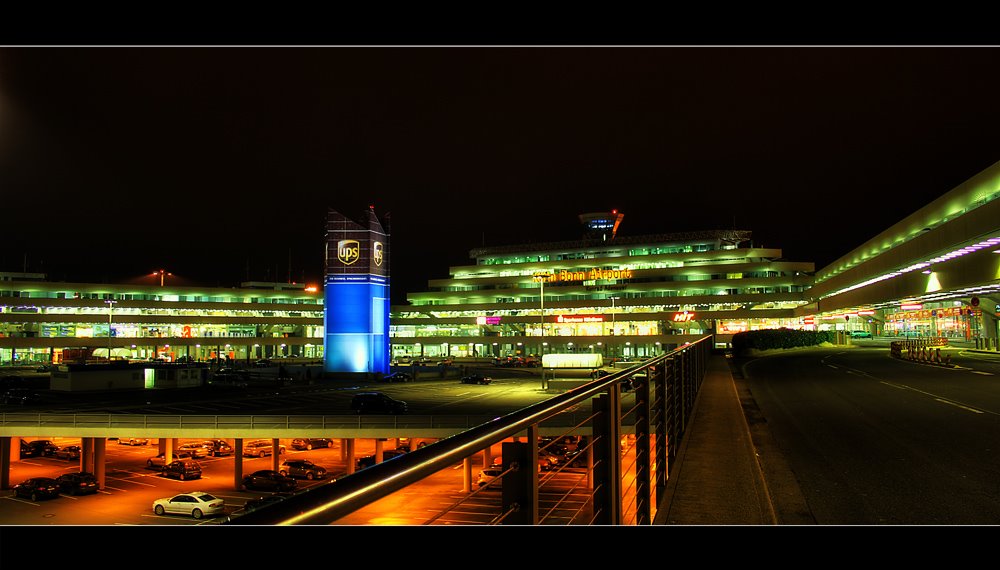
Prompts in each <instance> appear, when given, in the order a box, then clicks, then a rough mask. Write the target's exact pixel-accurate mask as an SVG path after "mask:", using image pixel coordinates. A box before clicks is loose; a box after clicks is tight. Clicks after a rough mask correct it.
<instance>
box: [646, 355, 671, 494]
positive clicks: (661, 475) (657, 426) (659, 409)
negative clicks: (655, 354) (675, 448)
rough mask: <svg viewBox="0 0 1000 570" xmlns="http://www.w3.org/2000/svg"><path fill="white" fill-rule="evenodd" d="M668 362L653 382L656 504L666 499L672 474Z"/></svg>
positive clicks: (653, 376) (653, 378)
mask: <svg viewBox="0 0 1000 570" xmlns="http://www.w3.org/2000/svg"><path fill="white" fill-rule="evenodd" d="M668 364H669V363H668V362H667V361H666V360H665V361H664V362H663V366H658V367H657V371H656V374H654V375H652V376H651V378H652V381H653V391H654V396H653V397H652V402H653V411H652V421H653V426H654V427H653V429H652V431H653V432H654V433H655V434H656V435H655V437H654V439H653V443H654V445H655V447H654V452H653V458H654V460H655V461H656V472H655V474H654V477H655V481H654V483H655V487H656V504H657V505H659V504H660V503H662V502H663V501H664V499H665V497H666V495H665V493H666V490H667V474H668V473H669V472H670V467H669V466H670V458H669V455H670V454H669V453H668V451H667V433H668V430H669V426H668V424H667V422H668V419H669V414H668V409H669V408H668V407H667V366H668Z"/></svg>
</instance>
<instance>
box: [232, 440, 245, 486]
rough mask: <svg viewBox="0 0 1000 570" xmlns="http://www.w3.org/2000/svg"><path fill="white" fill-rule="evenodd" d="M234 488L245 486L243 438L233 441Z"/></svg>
mask: <svg viewBox="0 0 1000 570" xmlns="http://www.w3.org/2000/svg"><path fill="white" fill-rule="evenodd" d="M233 458H234V459H233V488H234V489H236V490H237V491H238V490H239V489H240V487H242V486H243V438H240V437H238V438H236V439H234V440H233Z"/></svg>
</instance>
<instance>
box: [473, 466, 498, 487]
mask: <svg viewBox="0 0 1000 570" xmlns="http://www.w3.org/2000/svg"><path fill="white" fill-rule="evenodd" d="M501 473H503V467H500V466H497V465H494V466H492V467H487V468H486V469H483V470H482V471H480V472H479V477H478V478H477V479H476V485H478V486H480V487H482V486H489V485H490V483H492V482H493V481H496V480H497V477H499V476H500V474H501Z"/></svg>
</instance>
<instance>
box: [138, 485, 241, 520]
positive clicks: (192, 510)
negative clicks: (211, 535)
mask: <svg viewBox="0 0 1000 570" xmlns="http://www.w3.org/2000/svg"><path fill="white" fill-rule="evenodd" d="M153 512H154V513H156V514H157V515H161V516H162V515H167V514H170V515H187V516H189V517H194V518H196V519H200V518H202V517H206V516H213V515H221V514H222V513H223V512H225V501H224V500H222V499H220V498H218V497H216V496H215V495H212V494H210V493H205V492H202V491H194V492H192V493H181V494H180V495H174V496H173V497H167V498H165V499H156V500H155V501H153Z"/></svg>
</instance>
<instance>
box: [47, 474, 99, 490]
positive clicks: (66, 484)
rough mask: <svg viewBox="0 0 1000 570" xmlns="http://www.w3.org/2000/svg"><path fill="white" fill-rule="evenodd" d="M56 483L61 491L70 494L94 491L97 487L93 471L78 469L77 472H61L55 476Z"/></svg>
mask: <svg viewBox="0 0 1000 570" xmlns="http://www.w3.org/2000/svg"><path fill="white" fill-rule="evenodd" d="M56 483H58V484H59V489H60V490H62V492H63V493H69V494H70V495H83V494H86V493H96V492H97V489H98V484H97V477H95V476H94V474H93V473H87V472H86V471H80V472H79V473H63V474H62V475H60V476H58V477H56Z"/></svg>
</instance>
